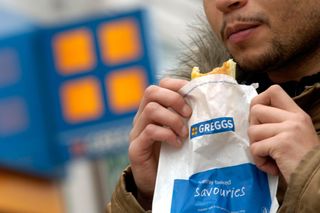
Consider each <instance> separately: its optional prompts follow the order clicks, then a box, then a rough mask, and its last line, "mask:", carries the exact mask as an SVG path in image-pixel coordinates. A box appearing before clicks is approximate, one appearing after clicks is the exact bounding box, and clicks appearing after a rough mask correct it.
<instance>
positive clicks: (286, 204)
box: [106, 28, 320, 213]
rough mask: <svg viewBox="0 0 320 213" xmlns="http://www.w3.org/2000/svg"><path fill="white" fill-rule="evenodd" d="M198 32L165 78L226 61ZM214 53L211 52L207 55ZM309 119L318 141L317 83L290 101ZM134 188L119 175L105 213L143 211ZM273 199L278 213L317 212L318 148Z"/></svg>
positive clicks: (319, 193) (208, 35)
mask: <svg viewBox="0 0 320 213" xmlns="http://www.w3.org/2000/svg"><path fill="white" fill-rule="evenodd" d="M207 29H208V28H205V29H200V30H198V31H200V34H198V35H197V37H196V38H195V39H194V40H193V42H192V44H191V47H190V48H189V47H188V48H187V49H188V50H187V51H186V52H187V54H185V55H184V57H183V58H182V59H181V66H180V67H179V69H177V70H171V71H170V73H169V75H170V76H173V77H178V78H184V79H188V78H189V76H190V71H191V67H193V66H199V67H200V70H211V68H212V67H216V66H217V65H220V64H221V62H223V61H224V60H226V59H227V58H228V55H227V54H226V52H225V50H224V49H223V47H222V46H221V44H219V43H218V41H217V39H216V38H215V37H214V35H213V34H212V33H211V31H208V30H207ZM211 50H215V51H211ZM293 99H294V100H295V101H296V103H297V104H298V105H299V106H300V107H301V108H302V109H303V110H304V111H305V112H306V113H308V114H309V115H310V117H311V118H312V121H313V124H314V126H315V129H316V131H317V133H318V136H319V138H320V81H318V82H316V83H313V84H312V85H310V86H309V87H307V88H305V89H304V91H303V92H302V93H301V94H300V95H298V96H296V97H294V98H293ZM136 190H137V189H136V185H135V183H134V180H133V176H132V173H131V169H130V167H128V168H127V169H126V170H125V171H124V172H123V173H122V175H121V177H120V179H119V182H118V184H117V186H116V189H115V191H114V193H113V195H112V199H111V202H110V203H108V205H107V207H106V211H107V212H109V213H123V212H130V213H140V212H141V213H142V212H151V211H150V210H149V211H145V210H144V209H143V208H142V207H141V206H140V205H139V203H138V202H137V200H136V199H135V194H136ZM277 198H278V201H279V204H280V209H279V210H278V212H279V213H289V212H290V213H291V212H292V213H313V212H314V213H316V212H317V213H318V212H319V211H320V146H318V147H317V148H315V149H314V150H312V151H310V152H309V153H308V154H307V155H306V156H305V157H304V159H303V160H302V161H301V162H300V164H299V166H298V167H297V169H296V170H295V171H294V173H293V174H292V176H291V178H290V182H289V183H288V185H286V184H285V182H284V181H283V180H282V179H281V178H280V181H279V187H278V192H277Z"/></svg>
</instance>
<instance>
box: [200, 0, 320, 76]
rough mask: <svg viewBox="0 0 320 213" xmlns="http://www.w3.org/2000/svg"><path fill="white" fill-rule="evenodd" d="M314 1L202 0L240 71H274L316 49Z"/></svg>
mask: <svg viewBox="0 0 320 213" xmlns="http://www.w3.org/2000/svg"><path fill="white" fill-rule="evenodd" d="M319 5H320V4H319V3H318V1H317V0H304V1H302V0H204V7H205V12H206V15H207V18H208V20H209V23H210V25H211V27H212V29H213V30H214V31H215V33H216V34H217V35H218V37H220V39H221V40H222V41H223V42H224V44H225V46H226V47H227V49H228V50H229V52H230V54H231V55H232V56H233V58H234V59H235V60H236V61H237V63H238V64H239V65H240V67H242V68H243V69H244V70H248V71H268V70H277V69H279V68H281V67H282V66H286V65H287V64H288V63H290V62H292V61H294V60H297V59H301V58H302V55H307V54H309V53H311V52H313V51H314V50H315V49H316V48H319V36H320V27H319V26H320V6H319Z"/></svg>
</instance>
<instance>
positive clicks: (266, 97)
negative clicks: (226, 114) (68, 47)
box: [251, 85, 301, 112]
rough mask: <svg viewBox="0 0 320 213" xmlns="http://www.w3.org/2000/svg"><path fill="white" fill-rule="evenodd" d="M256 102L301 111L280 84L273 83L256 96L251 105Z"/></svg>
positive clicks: (291, 110)
mask: <svg viewBox="0 0 320 213" xmlns="http://www.w3.org/2000/svg"><path fill="white" fill-rule="evenodd" d="M256 104H262V105H267V106H272V107H276V108H279V109H283V110H286V111H290V112H298V111H301V109H300V107H299V106H298V105H297V104H296V103H295V102H294V101H293V100H292V98H291V97H290V96H289V95H288V94H287V93H286V92H285V91H284V90H283V89H282V88H281V87H280V86H279V85H273V86H271V87H269V88H268V89H267V90H266V91H264V92H262V93H261V94H259V95H258V96H256V97H254V98H253V99H252V101H251V107H253V106H254V105H256Z"/></svg>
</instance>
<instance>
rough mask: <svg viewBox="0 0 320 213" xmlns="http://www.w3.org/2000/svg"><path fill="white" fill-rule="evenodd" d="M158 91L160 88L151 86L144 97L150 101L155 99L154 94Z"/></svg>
mask: <svg viewBox="0 0 320 213" xmlns="http://www.w3.org/2000/svg"><path fill="white" fill-rule="evenodd" d="M158 90H159V88H158V86H156V85H150V86H148V87H147V88H146V90H145V92H144V95H145V97H146V98H147V99H150V98H152V97H153V95H154V93H156V92H157V91H158Z"/></svg>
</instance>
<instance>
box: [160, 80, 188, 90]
mask: <svg viewBox="0 0 320 213" xmlns="http://www.w3.org/2000/svg"><path fill="white" fill-rule="evenodd" d="M188 82H189V81H187V80H183V79H175V78H163V79H162V80H161V81H160V82H159V85H160V86H161V87H163V88H167V89H169V90H172V91H176V92H178V91H179V90H180V89H181V88H182V87H183V86H184V85H186V84H187V83H188Z"/></svg>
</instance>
